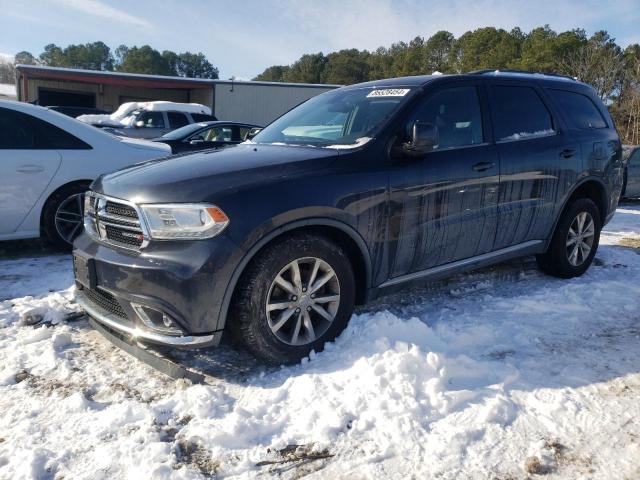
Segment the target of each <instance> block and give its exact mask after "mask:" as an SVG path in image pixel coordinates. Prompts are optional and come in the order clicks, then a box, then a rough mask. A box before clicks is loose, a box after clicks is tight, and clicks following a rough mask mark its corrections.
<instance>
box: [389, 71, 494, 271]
mask: <svg viewBox="0 0 640 480" xmlns="http://www.w3.org/2000/svg"><path fill="white" fill-rule="evenodd" d="M481 93H482V90H481V87H480V84H479V83H465V84H456V85H448V86H444V87H441V88H440V89H439V90H437V91H433V92H430V93H428V94H427V96H426V97H425V98H424V99H423V100H422V101H421V102H420V103H419V104H418V105H417V107H416V109H415V110H414V111H413V112H412V113H411V114H410V115H409V116H408V119H407V121H406V125H405V129H404V136H405V137H408V135H409V132H410V131H411V129H412V126H413V124H414V123H415V122H416V121H418V122H421V123H430V124H432V125H435V126H436V127H437V129H438V133H439V142H438V144H437V145H436V146H435V148H434V150H433V151H431V152H429V153H427V154H425V155H423V156H421V157H420V158H409V157H404V158H399V159H396V161H395V163H394V166H393V168H392V172H391V176H390V183H391V185H390V187H391V199H390V200H391V217H390V259H391V263H392V264H391V265H390V272H391V275H390V276H391V277H392V278H393V277H398V276H401V275H405V274H409V273H414V272H419V271H421V270H426V269H429V268H431V267H435V266H439V265H444V264H447V263H450V262H454V261H456V260H462V259H465V258H470V257H473V256H476V255H480V254H483V253H487V252H489V251H490V250H491V248H492V246H493V242H494V238H495V234H496V212H497V190H498V157H497V154H496V149H495V145H492V144H491V143H490V142H488V141H487V138H486V134H487V132H486V125H487V123H486V120H485V119H484V118H483V117H484V116H483V108H482V107H481V104H482V103H484V102H483V101H481V99H482V95H481Z"/></svg>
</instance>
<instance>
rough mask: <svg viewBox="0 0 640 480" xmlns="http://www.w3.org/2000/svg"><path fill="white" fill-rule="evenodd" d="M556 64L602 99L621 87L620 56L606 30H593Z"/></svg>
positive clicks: (622, 63) (621, 55)
mask: <svg viewBox="0 0 640 480" xmlns="http://www.w3.org/2000/svg"><path fill="white" fill-rule="evenodd" d="M560 65H561V68H562V70H563V71H564V73H566V74H568V75H571V76H572V77H576V78H577V79H578V80H580V81H582V82H585V83H588V84H590V85H591V86H593V88H595V90H596V92H597V93H598V95H599V96H600V98H602V99H603V100H604V101H607V100H610V99H611V98H612V97H613V96H614V95H615V94H617V93H619V91H620V88H621V87H622V85H621V78H622V76H623V72H624V68H625V61H624V56H623V54H622V52H621V50H620V47H618V45H616V44H615V41H614V40H613V39H611V38H610V37H609V35H608V34H607V33H606V32H596V33H595V34H594V35H593V37H591V38H590V39H589V40H588V41H587V42H586V43H585V44H584V45H583V46H582V47H580V48H579V49H578V50H576V51H574V52H572V53H570V54H569V55H568V56H567V57H566V58H565V59H563V60H562V61H561V62H560Z"/></svg>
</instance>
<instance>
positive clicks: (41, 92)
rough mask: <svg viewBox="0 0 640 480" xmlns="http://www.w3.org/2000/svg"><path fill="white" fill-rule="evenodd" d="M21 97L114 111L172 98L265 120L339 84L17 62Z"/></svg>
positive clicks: (226, 116)
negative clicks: (134, 103)
mask: <svg viewBox="0 0 640 480" xmlns="http://www.w3.org/2000/svg"><path fill="white" fill-rule="evenodd" d="M16 87H17V97H18V100H20V101H23V102H32V103H37V104H38V105H43V106H54V105H58V106H77V107H91V108H100V109H103V110H106V111H113V110H115V109H116V108H118V106H119V105H120V104H122V103H125V102H131V101H151V100H168V101H173V102H187V103H188V102H194V103H201V104H203V105H206V106H208V107H211V109H212V111H213V113H214V115H215V116H216V117H218V119H220V120H231V121H238V122H246V123H253V124H256V125H266V124H268V123H269V122H271V121H272V120H274V119H275V118H277V117H278V116H280V115H282V114H283V113H284V112H286V111H287V110H289V109H291V108H292V107H294V106H296V105H298V104H299V103H301V102H303V101H304V100H307V99H308V98H311V97H313V96H315V95H318V94H320V93H322V92H326V91H328V90H331V89H334V88H337V87H338V85H316V84H306V83H275V82H246V81H232V80H205V79H199V78H183V77H166V76H161V75H143V74H137V73H121V72H104V71H95V70H80V69H73V68H60V67H41V66H36V65H17V66H16Z"/></svg>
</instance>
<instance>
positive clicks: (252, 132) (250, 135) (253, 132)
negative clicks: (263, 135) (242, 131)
mask: <svg viewBox="0 0 640 480" xmlns="http://www.w3.org/2000/svg"><path fill="white" fill-rule="evenodd" d="M261 131H262V128H260V127H254V128H252V129H251V130H249V131H248V132H247V135H246V136H245V138H244V139H245V141H246V140H251V139H252V138H253V137H255V136H256V135H257V134H259V133H260V132H261Z"/></svg>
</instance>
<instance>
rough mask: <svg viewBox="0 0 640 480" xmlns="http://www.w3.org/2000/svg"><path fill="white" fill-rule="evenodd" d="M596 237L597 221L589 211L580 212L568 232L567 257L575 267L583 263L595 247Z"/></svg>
mask: <svg viewBox="0 0 640 480" xmlns="http://www.w3.org/2000/svg"><path fill="white" fill-rule="evenodd" d="M595 238H596V231H595V223H594V221H593V217H592V216H591V214H590V213H589V212H580V213H578V215H576V217H575V218H574V219H573V222H571V226H570V227H569V232H568V233H567V241H566V247H567V259H568V260H569V263H570V264H571V265H572V266H574V267H579V266H580V265H582V264H583V263H584V262H585V261H586V260H587V258H588V257H589V254H590V253H591V249H592V248H593V242H594V241H595Z"/></svg>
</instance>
